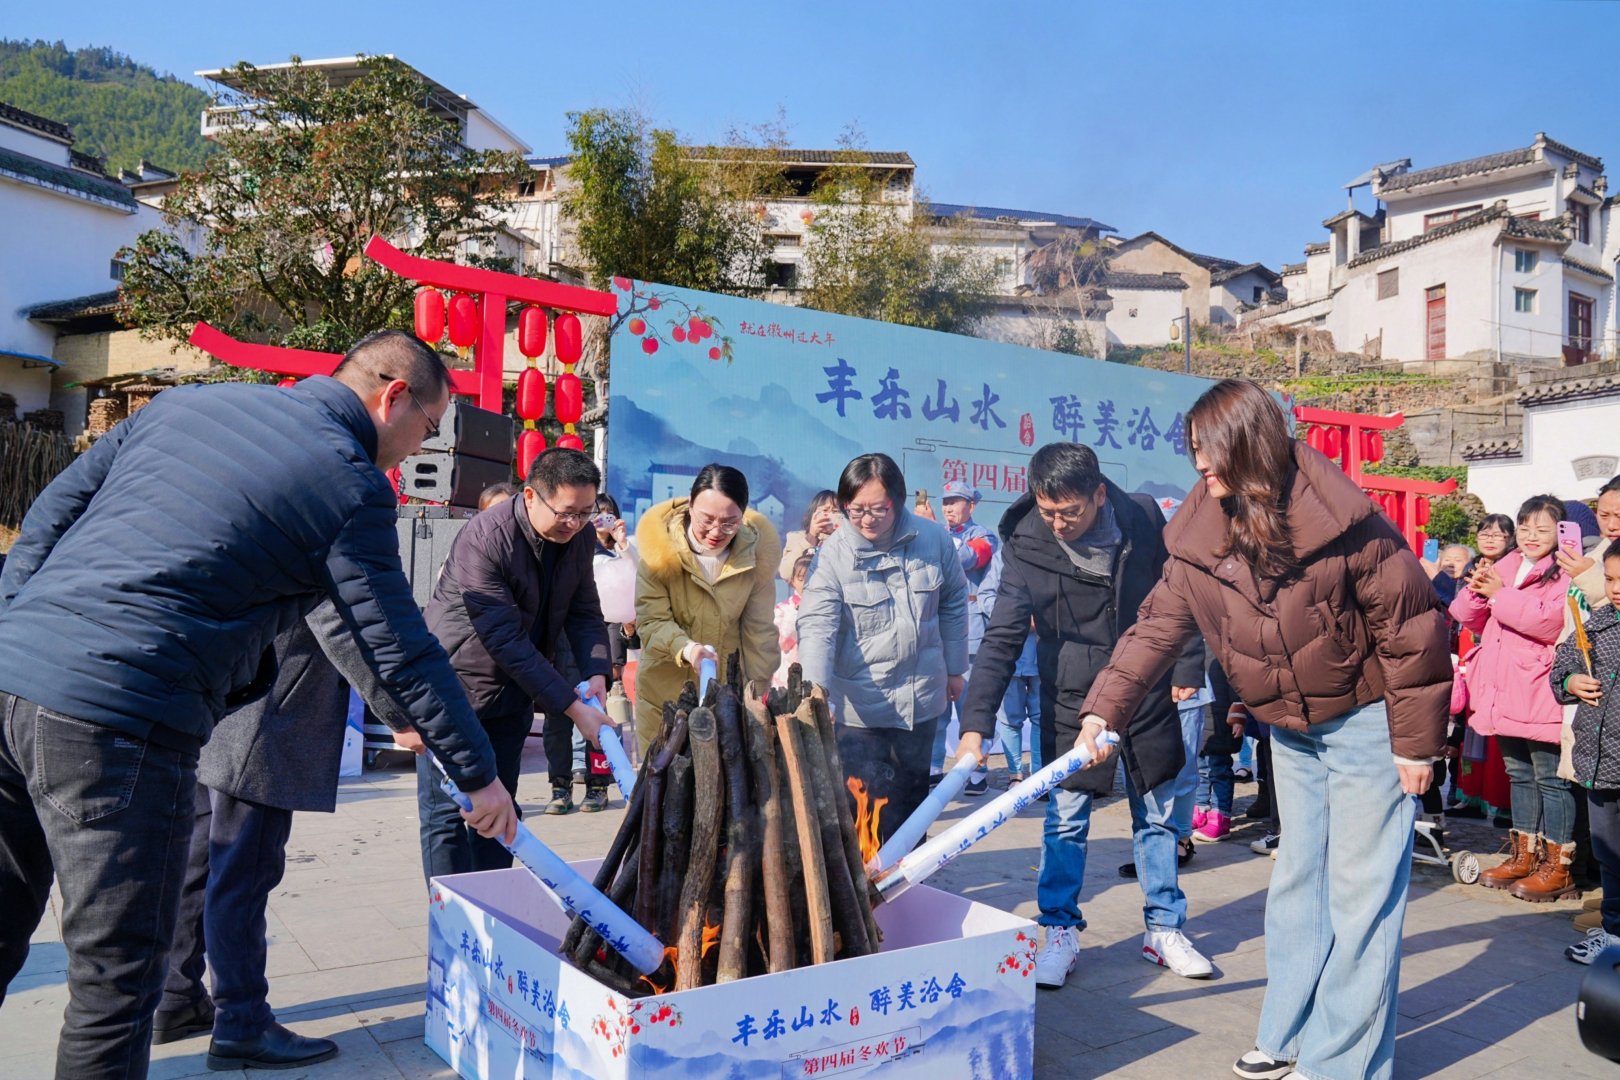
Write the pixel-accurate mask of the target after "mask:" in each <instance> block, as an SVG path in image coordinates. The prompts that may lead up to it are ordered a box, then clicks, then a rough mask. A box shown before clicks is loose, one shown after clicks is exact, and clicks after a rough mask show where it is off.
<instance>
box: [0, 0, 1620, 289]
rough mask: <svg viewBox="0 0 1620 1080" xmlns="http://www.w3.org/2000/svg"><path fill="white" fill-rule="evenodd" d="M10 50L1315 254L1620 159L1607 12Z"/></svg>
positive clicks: (376, 8)
mask: <svg viewBox="0 0 1620 1080" xmlns="http://www.w3.org/2000/svg"><path fill="white" fill-rule="evenodd" d="M8 8H9V10H8V12H7V14H6V16H5V18H4V19H3V20H0V35H3V36H5V37H10V38H18V37H25V38H33V37H42V38H46V39H51V40H56V39H61V40H64V41H66V42H67V43H68V44H69V45H72V46H79V45H88V44H95V45H108V46H112V47H114V48H116V49H119V50H121V51H123V52H127V53H129V54H130V55H132V56H134V57H135V58H136V59H138V60H141V61H143V62H146V63H149V64H151V65H152V66H154V67H156V68H158V69H159V70H160V71H170V72H174V73H176V74H179V75H182V76H187V77H189V75H190V73H191V72H193V71H195V70H198V69H204V68H214V67H221V66H225V65H228V64H230V63H233V62H235V61H237V60H251V61H254V62H257V63H270V62H275V61H280V60H285V59H286V58H287V57H288V55H289V54H292V53H297V54H299V55H301V56H304V57H306V58H314V57H325V56H343V55H351V54H353V53H355V52H368V53H394V54H395V55H397V56H399V57H400V58H401V59H404V60H406V61H408V62H410V63H412V64H414V65H416V66H417V67H418V68H420V69H421V70H423V71H424V72H426V73H427V74H429V75H431V76H433V77H434V78H436V79H438V80H439V81H440V82H441V83H444V84H445V85H447V86H449V87H451V88H452V89H454V90H456V91H457V92H459V93H463V94H465V95H467V96H468V97H469V98H471V99H472V100H473V101H475V102H477V103H478V104H479V105H481V106H483V107H484V108H486V109H488V110H489V111H490V112H491V113H493V114H494V115H495V116H497V117H498V118H499V119H500V120H501V121H502V122H503V123H505V124H506V125H507V126H508V127H510V128H512V129H513V130H514V131H516V132H517V133H518V134H519V135H520V136H521V137H523V138H524V139H526V140H527V141H528V142H530V143H531V144H532V145H533V146H534V148H535V150H536V151H537V152H539V153H561V152H563V151H564V150H565V149H566V145H565V143H564V139H563V134H564V131H565V127H566V120H565V114H566V113H568V112H569V111H571V110H577V109H582V108H589V107H593V106H620V105H634V106H637V107H639V108H641V109H642V110H643V111H645V112H647V113H648V114H649V115H651V116H652V117H653V119H654V120H655V121H656V122H657V123H658V124H659V125H660V126H664V127H671V128H674V129H675V130H677V131H678V132H680V133H681V135H682V136H683V137H684V138H687V139H690V140H693V141H710V140H718V139H720V138H722V137H723V136H724V134H725V132H726V130H727V129H728V128H730V127H732V126H746V125H749V124H753V123H756V122H759V121H763V120H769V119H771V118H772V117H774V116H775V114H776V113H777V110H778V109H779V108H780V109H781V110H783V111H784V112H785V114H786V117H787V120H788V123H789V125H790V138H791V140H792V142H793V143H794V144H795V145H798V146H804V147H828V146H832V145H834V143H835V141H836V139H837V137H838V134H839V132H840V131H842V130H843V129H844V127H845V126H846V125H847V124H849V123H851V122H855V123H858V124H859V126H860V127H861V129H862V130H863V131H864V132H865V135H866V142H867V145H868V146H869V147H870V148H872V149H879V150H905V151H909V152H910V153H911V155H912V157H913V158H915V159H916V161H917V164H918V179H919V183H920V185H921V187H922V188H923V190H924V192H925V193H926V194H927V195H928V196H929V197H930V198H932V199H934V200H936V201H938V202H946V203H970V204H975V205H981V206H1005V207H1014V208H1019V209H1030V210H1040V211H1048V212H1054V213H1065V214H1077V215H1086V216H1090V217H1094V218H1097V219H1098V220H1100V221H1104V222H1107V223H1108V224H1110V225H1113V226H1115V227H1116V228H1117V229H1119V230H1120V232H1121V233H1122V234H1124V235H1127V236H1130V235H1134V234H1136V233H1138V232H1142V231H1145V230H1148V229H1152V230H1154V231H1156V232H1159V233H1161V234H1163V235H1165V236H1166V237H1168V238H1170V239H1171V240H1173V241H1175V242H1176V243H1178V244H1180V245H1182V246H1183V247H1186V248H1190V249H1192V250H1194V251H1201V252H1205V253H1208V254H1213V255H1221V256H1226V257H1230V258H1235V259H1241V260H1244V261H1248V260H1251V259H1254V260H1261V261H1264V262H1267V263H1269V264H1270V265H1271V266H1272V267H1273V268H1274V269H1275V268H1276V267H1277V266H1278V265H1279V264H1280V263H1282V262H1285V261H1297V260H1299V259H1300V258H1302V255H1301V248H1302V246H1303V245H1304V244H1306V243H1308V242H1312V241H1315V240H1318V239H1321V238H1323V237H1325V235H1326V233H1325V232H1324V230H1323V229H1322V228H1321V226H1320V222H1321V220H1322V219H1323V218H1325V217H1328V216H1330V215H1332V214H1334V213H1336V212H1337V211H1339V210H1341V209H1343V207H1344V197H1345V196H1344V193H1343V191H1342V190H1341V187H1342V185H1343V184H1344V183H1345V182H1346V181H1347V180H1350V179H1351V178H1353V177H1355V176H1357V175H1358V174H1360V173H1362V172H1364V171H1365V170H1366V169H1368V168H1370V167H1371V166H1373V165H1375V164H1377V163H1379V162H1383V161H1389V160H1392V159H1397V158H1403V157H1410V158H1411V159H1412V160H1413V164H1414V166H1415V167H1418V168H1422V167H1424V166H1427V165H1434V164H1440V163H1443V162H1446V161H1454V160H1457V159H1460V158H1465V157H1473V156H1475V155H1479V154H1485V153H1491V152H1495V151H1498V150H1506V149H1511V148H1514V147H1518V146H1526V145H1528V144H1529V143H1530V141H1531V140H1532V139H1533V138H1534V136H1535V133H1536V132H1538V131H1546V132H1547V133H1548V134H1549V135H1550V136H1552V137H1553V138H1555V139H1558V140H1560V141H1562V142H1565V143H1568V144H1570V145H1572V146H1575V147H1576V148H1578V149H1581V150H1584V151H1586V152H1588V153H1592V154H1596V155H1598V156H1600V157H1605V158H1609V157H1613V158H1615V159H1616V160H1620V119H1617V118H1620V111H1617V110H1616V109H1615V108H1614V107H1613V104H1612V99H1610V98H1609V96H1608V94H1609V91H1608V90H1607V88H1606V87H1607V84H1606V80H1605V78H1604V76H1602V74H1601V68H1602V64H1603V57H1604V55H1605V53H1604V47H1605V45H1606V43H1610V42H1612V41H1613V40H1615V36H1616V32H1617V31H1620V5H1611V4H1602V3H1540V4H1526V3H1475V4H1468V5H1457V4H1413V3H1410V2H1407V3H1400V4H1396V3H1383V2H1364V3H1356V4H1340V3H1328V2H1321V3H1309V4H1298V5H1275V4H1273V5H1254V4H1209V3H1185V4H1169V3H1145V2H1144V3H1113V4H1106V5H1101V4H1092V3H1080V2H1071V3H1048V4H1031V3H1015V2H1009V0H1002V2H995V3H985V2H978V3H958V2H955V0H938V2H935V3H915V2H911V0H865V2H861V3H848V2H845V0H822V2H820V3H816V4H798V5H783V4H767V3H759V2H755V3H751V4H744V3H720V2H711V3H703V2H696V0H694V2H681V0H665V2H664V3H658V4H651V3H642V2H639V0H619V2H616V3H611V4H609V3H593V2H590V0H584V2H579V3H574V4H566V5H564V4H556V3H552V2H549V0H528V2H524V0H518V2H515V3H506V4H499V5H497V4H490V3H486V2H482V0H463V2H462V3H459V4H445V3H421V2H416V0H400V2H394V3H380V2H376V0H363V2H359V0H326V2H324V3H310V2H306V0H280V2H277V3H273V4H240V5H239V4H220V3H217V2H215V3H208V4H204V3H197V2H192V0H160V2H159V3H156V4H148V5H132V4H129V3H128V2H127V0H119V2H117V3H112V2H106V0H76V2H74V3H71V4H24V3H21V2H17V3H13V4H11V5H8Z"/></svg>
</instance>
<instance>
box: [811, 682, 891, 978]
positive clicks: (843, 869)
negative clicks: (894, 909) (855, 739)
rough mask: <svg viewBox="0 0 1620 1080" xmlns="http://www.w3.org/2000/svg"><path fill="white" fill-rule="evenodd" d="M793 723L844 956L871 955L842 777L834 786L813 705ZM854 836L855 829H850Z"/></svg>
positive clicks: (863, 879) (863, 878) (863, 892)
mask: <svg viewBox="0 0 1620 1080" xmlns="http://www.w3.org/2000/svg"><path fill="white" fill-rule="evenodd" d="M793 722H794V723H796V724H797V725H798V726H799V728H800V729H801V732H802V736H803V739H804V757H805V760H806V761H807V762H808V763H809V766H810V782H811V788H810V790H811V792H812V794H813V795H814V796H815V800H816V802H815V815H816V816H815V824H816V826H817V828H818V830H819V834H820V841H821V849H822V851H823V852H825V863H826V868H827V897H828V900H829V903H830V906H831V910H832V919H833V926H834V928H835V929H836V930H837V931H838V933H839V936H840V937H841V938H842V939H843V953H842V955H844V956H865V955H867V954H868V953H870V952H871V951H872V943H871V939H870V936H869V935H868V933H867V929H866V925H867V924H866V920H867V918H868V917H869V915H870V908H867V909H866V910H865V911H863V910H862V908H863V907H864V906H865V904H866V875H865V874H864V873H862V874H861V889H860V891H859V892H857V891H856V888H855V879H854V878H853V877H852V876H851V874H850V870H849V860H848V858H847V857H846V856H845V854H844V836H843V831H842V827H841V826H840V825H839V823H838V821H839V818H838V807H839V806H845V807H846V809H847V804H846V803H845V799H846V797H847V792H846V791H845V789H844V785H843V777H839V780H838V783H837V785H836V786H834V782H833V779H832V777H831V776H829V775H828V774H827V755H826V751H825V750H823V749H822V746H821V734H820V732H819V731H817V729H816V715H815V708H814V703H813V702H811V701H810V699H808V698H805V699H804V700H803V701H802V702H801V704H800V705H799V711H798V713H797V715H795V716H794V717H793ZM851 831H852V832H853V828H852V829H851Z"/></svg>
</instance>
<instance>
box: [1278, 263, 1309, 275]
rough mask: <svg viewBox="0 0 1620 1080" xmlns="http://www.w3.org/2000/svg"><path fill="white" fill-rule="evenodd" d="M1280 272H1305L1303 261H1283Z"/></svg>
mask: <svg viewBox="0 0 1620 1080" xmlns="http://www.w3.org/2000/svg"><path fill="white" fill-rule="evenodd" d="M1282 272H1283V273H1284V274H1285V275H1287V274H1303V273H1304V272H1305V264H1304V263H1283V265H1282Z"/></svg>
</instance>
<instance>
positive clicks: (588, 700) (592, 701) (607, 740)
mask: <svg viewBox="0 0 1620 1080" xmlns="http://www.w3.org/2000/svg"><path fill="white" fill-rule="evenodd" d="M574 692H575V693H576V694H578V695H579V700H581V701H583V702H585V704H587V705H594V706H596V708H597V710H598V711H599V712H603V713H605V712H607V703H606V702H604V701H603V700H602V699H601V698H599V697H597V696H596V695H595V694H592V693H591V684H590V683H588V682H582V683H580V684H579V685H578V686H576V687H574ZM596 741H597V742H599V743H601V744H602V756H603V757H605V758H607V763H608V768H610V769H612V770H613V782H614V783H615V784H618V785H619V794H621V795H623V796H624V799H625V801H626V802H629V801H630V792H631V791H632V790H633V789H634V788H635V786H636V770H635V768H634V766H632V765H631V764H630V755H629V754H626V753H625V752H624V743H623V742H622V741H620V739H619V732H618V729H616V728H615V727H613V725H612V724H603V725H602V726H601V728H600V729H598V730H597V733H596Z"/></svg>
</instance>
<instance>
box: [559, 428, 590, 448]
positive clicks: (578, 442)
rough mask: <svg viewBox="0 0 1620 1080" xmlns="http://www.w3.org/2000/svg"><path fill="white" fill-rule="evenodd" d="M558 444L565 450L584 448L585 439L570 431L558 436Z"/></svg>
mask: <svg viewBox="0 0 1620 1080" xmlns="http://www.w3.org/2000/svg"><path fill="white" fill-rule="evenodd" d="M557 445H558V446H560V447H562V448H563V449H565V450H584V449H585V440H584V439H582V438H580V437H579V436H578V435H576V434H574V433H573V432H572V431H570V432H568V433H567V434H566V435H559V436H557Z"/></svg>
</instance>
